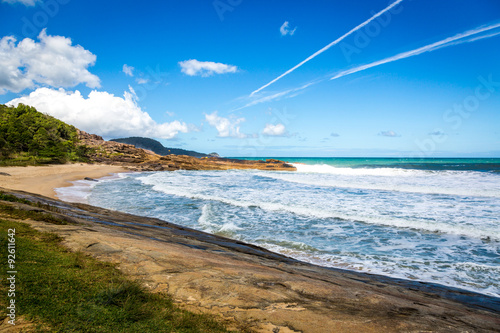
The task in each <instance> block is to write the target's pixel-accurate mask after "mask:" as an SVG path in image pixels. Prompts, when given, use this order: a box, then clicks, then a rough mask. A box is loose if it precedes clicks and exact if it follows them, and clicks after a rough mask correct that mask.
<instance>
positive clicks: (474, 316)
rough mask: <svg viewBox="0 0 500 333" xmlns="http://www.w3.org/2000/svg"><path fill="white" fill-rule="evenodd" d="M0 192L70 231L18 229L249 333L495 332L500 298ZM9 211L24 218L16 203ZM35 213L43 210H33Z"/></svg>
mask: <svg viewBox="0 0 500 333" xmlns="http://www.w3.org/2000/svg"><path fill="white" fill-rule="evenodd" d="M1 190H2V191H4V192H7V193H9V194H12V195H15V196H17V197H19V198H22V199H25V200H28V201H30V202H39V203H41V204H43V205H50V206H52V207H55V208H56V209H46V208H43V207H48V206H38V207H37V211H43V212H44V213H45V214H52V215H55V216H57V217H58V218H59V219H64V220H65V221H67V222H68V223H69V224H67V225H56V224H51V223H48V222H43V221H34V220H24V221H22V222H24V223H28V224H30V225H31V226H32V227H34V228H35V229H37V230H39V231H46V232H51V233H55V234H57V235H59V236H60V237H62V239H63V241H62V242H63V245H65V246H66V247H67V248H68V249H69V250H71V251H80V252H82V253H84V254H87V255H90V256H93V257H95V258H97V259H99V260H101V261H106V262H111V263H115V264H116V265H117V268H118V269H119V270H121V271H122V272H124V273H125V274H126V275H127V276H129V277H131V278H132V279H135V280H138V281H140V282H141V283H142V284H143V285H144V286H146V287H147V288H148V289H150V290H151V291H153V292H158V293H166V294H169V295H170V296H171V297H173V299H174V300H175V302H176V303H178V304H179V305H180V306H181V307H183V308H186V309H188V310H191V311H195V312H196V311H198V312H204V313H212V314H216V315H218V316H221V317H222V318H224V319H225V320H228V321H231V322H233V323H234V326H233V327H231V328H232V329H239V328H241V327H247V328H251V331H253V332H276V331H278V330H280V331H283V332H296V331H300V332H328V331H335V332H417V331H418V332H420V331H438V332H456V331H474V332H495V331H498V327H500V317H499V316H498V314H499V313H500V299H499V298H495V297H490V296H486V295H481V294H476V293H472V292H468V291H464V290H459V289H454V288H447V287H444V286H440V285H433V284H428V283H418V282H414V281H408V280H398V279H392V278H387V277H383V276H377V275H371V274H364V273H359V272H351V271H344V270H340V269H328V268H324V267H320V266H316V265H313V264H308V263H304V262H301V261H298V260H295V259H291V258H288V257H286V256H283V255H279V254H276V253H273V252H270V251H268V250H265V249H263V248H260V247H258V246H253V245H250V244H246V243H243V242H240V241H236V240H231V239H228V238H224V237H220V236H216V235H211V234H207V233H204V232H200V231H196V230H193V229H189V228H185V227H181V226H178V225H175V224H171V223H168V222H166V221H162V220H159V219H154V218H146V217H140V216H135V215H131V214H125V213H121V212H117V211H110V210H106V209H102V208H98V207H93V206H89V205H85V204H69V203H65V202H62V201H59V200H55V199H51V198H47V197H43V196H40V195H35V194H30V193H26V192H18V191H9V190H6V189H1ZM9 205H15V206H16V208H17V209H21V210H22V209H24V210H32V209H33V207H32V206H29V205H26V204H22V203H9ZM40 207H42V208H40Z"/></svg>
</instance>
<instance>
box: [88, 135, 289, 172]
mask: <svg viewBox="0 0 500 333" xmlns="http://www.w3.org/2000/svg"><path fill="white" fill-rule="evenodd" d="M78 134H79V139H80V144H82V145H85V146H88V147H89V148H92V149H93V151H94V152H93V153H91V154H90V156H89V158H90V160H91V161H92V162H98V163H104V164H113V165H121V166H124V167H127V168H129V169H130V170H133V171H164V170H167V171H173V170H180V169H182V170H228V169H261V170H287V171H294V170H295V168H294V167H293V166H292V165H289V164H286V163H285V162H283V161H280V160H276V159H268V160H266V161H250V160H238V159H227V158H221V157H219V156H218V154H216V153H213V154H211V155H212V156H210V157H201V158H198V157H193V156H187V155H167V156H161V155H158V154H156V153H154V152H152V151H150V150H145V149H141V148H136V147H135V146H133V145H129V144H125V143H120V142H115V141H105V140H103V139H102V137H100V136H98V135H94V134H88V133H86V132H83V131H79V132H78Z"/></svg>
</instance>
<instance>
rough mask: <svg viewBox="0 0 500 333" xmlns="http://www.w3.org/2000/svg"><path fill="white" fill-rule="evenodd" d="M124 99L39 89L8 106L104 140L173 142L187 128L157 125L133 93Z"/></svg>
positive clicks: (175, 124) (184, 125) (93, 92)
mask: <svg viewBox="0 0 500 333" xmlns="http://www.w3.org/2000/svg"><path fill="white" fill-rule="evenodd" d="M129 89H130V91H125V92H124V95H123V98H122V97H117V96H114V95H113V94H110V93H108V92H105V91H95V90H94V91H92V92H91V93H90V94H89V95H88V97H87V98H85V97H84V96H82V95H81V93H80V92H79V91H78V90H77V91H74V92H73V91H65V90H64V89H62V88H61V89H59V90H56V89H49V88H38V89H37V90H35V91H33V92H32V93H30V94H29V95H28V96H24V97H21V98H16V99H14V100H12V101H10V102H8V103H7V104H8V105H17V104H19V103H23V104H26V105H31V106H34V107H36V108H37V110H38V111H40V112H44V113H48V114H50V115H51V116H54V117H56V118H58V119H60V120H62V121H64V122H66V123H68V124H71V125H74V126H76V127H77V128H79V129H81V130H84V131H86V132H90V133H95V134H98V135H101V136H104V137H124V136H145V137H154V138H162V139H172V138H174V137H175V136H176V135H177V134H178V133H179V132H182V133H187V132H188V126H187V125H186V124H185V123H181V122H179V121H177V120H176V121H173V122H170V123H163V124H158V123H156V122H155V121H154V120H153V119H152V118H151V117H150V116H149V114H148V113H147V112H144V111H142V110H141V108H140V107H139V106H138V105H137V102H136V98H137V97H136V95H135V92H134V90H133V89H132V88H131V87H129Z"/></svg>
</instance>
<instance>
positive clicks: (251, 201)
mask: <svg viewBox="0 0 500 333" xmlns="http://www.w3.org/2000/svg"><path fill="white" fill-rule="evenodd" d="M139 179H140V180H141V181H142V182H143V183H144V184H148V185H153V190H155V191H158V192H162V193H165V194H169V195H176V196H183V197H186V198H192V199H200V200H206V201H217V202H221V203H225V204H228V205H232V206H237V207H243V208H249V207H258V208H260V209H263V210H265V211H271V212H289V213H292V214H296V215H300V216H305V217H313V218H320V219H325V218H335V219H342V220H350V221H357V222H363V223H367V224H374V225H383V226H391V227H397V228H405V229H416V230H422V231H426V232H434V233H435V232H437V233H446V234H454V235H465V236H469V237H474V238H493V239H495V240H500V229H498V228H481V229H480V228H477V227H476V226H474V225H467V224H457V223H453V224H449V223H444V222H439V221H435V220H425V219H421V218H411V217H394V216H389V215H381V214H380V213H379V212H377V211H371V209H372V210H373V208H369V207H359V209H358V208H357V207H356V206H351V209H350V210H346V209H343V210H342V208H336V207H332V206H331V205H329V204H328V203H327V202H321V201H313V202H311V203H309V202H307V201H303V200H300V199H301V198H296V197H292V198H291V200H287V198H286V195H283V194H281V196H280V193H275V194H276V196H277V198H278V199H279V200H281V202H272V201H270V200H267V199H268V198H267V197H266V196H261V195H262V194H263V193H261V192H259V191H256V192H253V193H252V192H250V191H248V190H247V192H246V196H242V197H241V198H238V199H234V198H231V197H228V196H230V194H229V195H228V194H227V193H224V192H222V191H217V189H212V191H211V193H209V194H208V193H204V189H203V188H201V189H200V188H199V187H197V186H196V184H194V183H189V184H185V186H182V185H181V183H182V182H178V183H176V184H175V185H174V184H168V183H167V184H165V183H162V182H161V181H160V180H161V178H158V176H155V175H152V176H148V177H142V178H139ZM186 185H188V186H186ZM224 194H225V195H227V196H223V195H224ZM252 194H253V195H252ZM294 199H298V200H294ZM303 199H304V200H305V199H306V198H303ZM362 204H363V202H361V203H360V205H362ZM351 205H352V204H351ZM423 209H426V207H424V208H423ZM208 214H209V213H208V209H207V212H205V206H204V207H203V213H202V218H203V219H206V216H208Z"/></svg>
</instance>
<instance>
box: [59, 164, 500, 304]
mask: <svg viewBox="0 0 500 333" xmlns="http://www.w3.org/2000/svg"><path fill="white" fill-rule="evenodd" d="M281 159H282V160H287V161H290V162H293V163H296V164H295V166H296V167H297V169H298V170H297V172H272V171H259V170H229V171H175V172H144V173H130V174H121V175H119V176H117V177H112V178H108V179H104V180H102V181H100V182H98V183H91V182H85V181H80V182H77V183H76V185H77V186H75V187H73V188H63V189H60V190H59V194H60V195H61V196H63V198H64V197H66V198H73V199H75V198H77V199H78V198H80V200H84V201H86V202H88V203H90V204H92V205H96V206H101V207H105V208H110V209H116V210H120V211H126V212H130V213H133V214H138V215H144V216H151V217H157V218H161V219H164V220H166V221H169V222H173V223H177V224H180V225H183V226H187V227H191V228H195V229H199V230H203V231H206V232H210V233H214V234H219V235H223V236H226V237H230V238H233V239H238V240H242V241H245V242H248V243H252V244H256V245H259V246H263V247H266V248H268V249H270V250H273V251H276V252H280V253H282V254H285V255H288V256H291V257H294V258H297V259H300V260H304V261H308V262H311V263H315V264H318V265H322V266H328V267H338V268H344V269H350V270H357V271H363V272H369V273H376V274H382V275H387V276H392V277H398V278H405V279H413V280H420V281H427V282H433V283H439V284H443V285H447V286H453V287H459V288H463V289H467V290H472V291H476V292H480V293H484V294H489V295H494V296H500V279H499V277H500V173H499V169H500V159H429V160H420V159H418V160H416V159H413V160H409V159H404V160H403V159H385V158H384V159H364V158H359V159H354V158H326V159H318V158H281ZM302 163H304V164H302Z"/></svg>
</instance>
